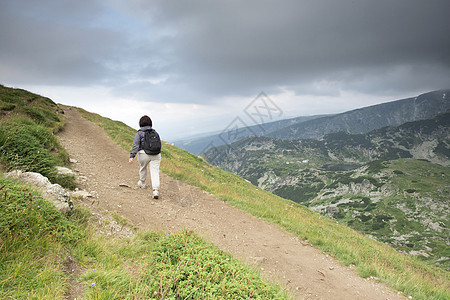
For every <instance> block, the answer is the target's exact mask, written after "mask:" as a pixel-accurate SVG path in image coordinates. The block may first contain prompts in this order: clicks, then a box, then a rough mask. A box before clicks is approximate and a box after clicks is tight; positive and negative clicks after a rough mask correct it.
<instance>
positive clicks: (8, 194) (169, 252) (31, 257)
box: [0, 85, 288, 299]
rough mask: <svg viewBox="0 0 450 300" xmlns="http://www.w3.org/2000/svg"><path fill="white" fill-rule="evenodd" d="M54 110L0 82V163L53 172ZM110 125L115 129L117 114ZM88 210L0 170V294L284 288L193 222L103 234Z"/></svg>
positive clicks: (214, 293) (267, 292)
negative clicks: (208, 239) (57, 203)
mask: <svg viewBox="0 0 450 300" xmlns="http://www.w3.org/2000/svg"><path fill="white" fill-rule="evenodd" d="M59 113H61V111H60V110H59V109H58V107H57V106H56V104H55V103H53V102H52V101H51V100H50V99H48V98H44V97H41V96H38V95H35V94H32V93H29V92H27V91H24V90H17V89H10V88H5V87H3V86H1V85H0V121H1V123H0V142H1V144H0V167H1V169H12V168H16V167H18V168H21V169H22V170H32V171H36V172H42V171H46V172H49V174H50V175H51V174H52V172H51V171H52V169H53V168H54V166H55V165H56V164H60V163H61V164H63V163H64V162H65V161H66V160H68V155H67V153H66V152H65V151H64V149H63V148H62V147H61V145H60V144H59V141H58V139H57V138H55V137H54V136H53V134H52V133H53V132H56V131H57V130H58V129H60V128H62V127H63V125H64V118H62V117H60V116H59ZM119 125H122V127H121V128H124V130H125V132H128V133H130V132H131V131H130V128H125V127H123V124H119ZM106 127H107V126H106ZM113 128H115V129H114V131H115V132H119V135H120V133H121V130H117V127H116V123H114V126H113ZM18 145H20V148H19V147H18ZM19 150H21V151H19ZM42 153H43V154H44V156H39V154H42ZM43 162H44V163H43ZM50 179H51V180H52V181H53V182H57V181H58V180H60V179H59V178H57V177H54V178H50ZM64 182H65V183H67V181H64ZM90 217H91V213H90V212H89V211H86V210H84V209H83V208H82V207H77V209H76V210H75V211H74V212H73V214H71V215H64V214H63V213H61V212H59V211H57V210H55V208H54V207H53V206H52V205H51V204H50V203H49V202H47V201H45V200H44V199H42V198H41V197H40V195H39V194H38V193H37V192H36V191H33V190H31V189H30V188H28V187H26V186H24V185H23V184H21V183H20V182H17V181H12V180H10V179H8V178H3V174H2V172H0V298H1V299H62V298H64V297H66V296H67V292H68V289H69V287H70V284H69V282H70V281H72V282H74V281H79V282H80V283H79V284H80V285H82V286H83V287H84V292H85V294H84V296H86V297H87V298H94V299H113V298H121V299H122V298H123V299H125V298H126V299H131V298H133V299H136V298H138V299H149V298H177V299H178V298H180V299H187V298H189V297H192V298H205V297H207V296H210V297H215V298H220V297H224V295H226V296H227V297H228V296H230V297H234V298H249V297H252V296H253V297H259V298H265V299H267V298H271V299H286V298H288V296H287V295H286V294H285V292H283V291H282V290H281V289H280V288H279V287H277V286H274V285H269V284H267V283H265V282H263V281H262V279H261V278H260V276H259V274H258V273H257V272H256V271H254V270H251V269H249V268H248V267H246V266H243V265H242V264H241V263H240V262H238V261H237V260H235V259H233V258H232V257H230V256H229V255H228V254H226V253H223V252H222V251H220V250H219V249H217V248H216V247H215V246H214V245H211V244H207V243H205V242H204V241H203V240H201V239H200V238H199V237H198V236H196V235H195V234H194V233H192V232H182V233H179V234H175V235H166V234H165V233H163V232H160V233H156V232H153V233H148V232H147V233H140V234H138V235H136V236H135V237H133V238H131V239H127V240H118V239H111V238H109V239H107V238H105V237H101V236H99V235H97V234H95V233H94V232H92V231H91V226H89V224H90V223H89V221H88V219H89V218H90ZM79 276H81V277H79ZM82 289H83V288H82ZM72 296H74V295H72ZM75 296H80V294H79V293H77V294H75Z"/></svg>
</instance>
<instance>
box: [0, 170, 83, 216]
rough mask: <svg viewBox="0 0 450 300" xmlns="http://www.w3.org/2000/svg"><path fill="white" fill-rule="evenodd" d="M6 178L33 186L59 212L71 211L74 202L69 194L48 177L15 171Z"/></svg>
mask: <svg viewBox="0 0 450 300" xmlns="http://www.w3.org/2000/svg"><path fill="white" fill-rule="evenodd" d="M5 176H6V177H12V178H16V179H19V178H20V179H22V180H23V181H24V182H25V183H27V184H29V185H31V186H33V187H34V188H36V189H37V190H39V192H40V193H41V194H42V197H44V198H45V199H47V200H48V201H50V202H51V203H53V204H54V205H55V207H56V208H57V209H58V210H61V211H66V210H68V211H71V210H72V209H73V206H74V205H73V202H72V200H71V199H70V195H69V193H68V192H67V191H66V190H65V189H64V188H63V187H62V186H60V185H59V184H56V183H55V184H52V183H51V182H50V181H49V180H48V178H47V177H45V176H43V175H42V174H40V173H36V172H22V171H20V170H14V171H11V172H9V173H6V174H5Z"/></svg>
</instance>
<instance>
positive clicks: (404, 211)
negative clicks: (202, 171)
mask: <svg viewBox="0 0 450 300" xmlns="http://www.w3.org/2000/svg"><path fill="white" fill-rule="evenodd" d="M449 130H450V113H449V112H447V113H443V114H440V115H437V116H435V117H434V118H431V119H428V120H421V121H415V122H408V123H405V124H402V125H400V126H398V127H385V128H381V129H378V130H374V131H371V132H369V133H366V134H347V133H344V132H339V133H332V134H328V135H326V136H325V137H324V138H323V139H322V140H296V141H286V140H278V139H274V138H270V137H252V138H247V139H245V140H241V141H238V142H236V143H233V144H231V145H230V146H229V147H218V148H215V149H213V150H211V151H208V152H207V153H206V159H207V160H208V161H210V162H211V163H213V164H215V165H217V166H220V167H222V168H223V169H225V170H229V171H232V172H234V173H236V174H238V175H240V176H242V177H244V178H246V179H247V180H249V181H251V182H252V183H253V184H255V185H257V186H259V187H260V188H263V189H266V190H268V191H271V192H273V193H275V194H277V195H279V196H281V197H283V198H286V199H290V200H293V201H295V202H297V203H300V204H303V205H306V206H308V207H309V208H311V209H313V210H315V211H318V212H320V213H321V214H324V215H327V216H329V217H331V218H333V219H335V220H338V221H339V222H341V223H343V224H347V225H349V226H351V227H352V228H354V229H356V230H358V231H360V232H362V233H364V234H366V235H368V236H370V237H373V238H376V239H377V240H379V241H382V242H385V243H388V244H390V245H392V246H394V247H395V248H397V249H398V250H400V251H402V252H404V253H408V254H410V255H414V256H417V257H418V258H420V259H422V260H425V261H429V262H430V263H434V264H435V265H437V266H439V267H441V268H443V269H446V270H448V269H449V268H450V259H449V257H450V252H449V242H450V241H449V239H448V237H449V231H448V230H449V229H448V228H449V220H448V213H449V210H450V207H449V202H448V197H449V194H450V191H449V186H448V178H449V176H450V171H449V168H448V165H449V161H450V155H449V154H450V153H449V145H450V139H449V134H448V132H449Z"/></svg>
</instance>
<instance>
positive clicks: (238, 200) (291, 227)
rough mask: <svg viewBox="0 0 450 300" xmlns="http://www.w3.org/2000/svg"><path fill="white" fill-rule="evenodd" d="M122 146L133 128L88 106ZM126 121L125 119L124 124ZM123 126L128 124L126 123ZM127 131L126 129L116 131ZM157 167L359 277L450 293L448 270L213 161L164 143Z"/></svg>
mask: <svg viewBox="0 0 450 300" xmlns="http://www.w3.org/2000/svg"><path fill="white" fill-rule="evenodd" d="M83 115H84V116H86V115H90V117H88V118H90V119H91V120H93V121H95V119H101V120H102V121H101V122H97V124H99V125H100V126H102V127H103V128H104V129H105V131H106V133H107V134H108V135H109V136H111V138H112V139H113V140H114V141H116V142H117V143H118V144H119V145H121V146H122V147H123V148H124V149H125V150H127V151H129V150H130V148H131V141H132V138H133V136H134V133H135V131H134V130H129V129H126V128H121V126H122V125H121V124H120V123H118V122H115V121H111V120H108V119H105V118H101V117H99V116H96V117H95V118H94V117H92V115H94V114H90V113H88V112H83ZM124 126H125V125H124ZM126 127H127V126H126ZM128 131H129V132H130V133H129V135H127V134H124V135H121V134H118V133H124V132H128ZM162 156H163V160H162V162H161V168H162V170H163V172H164V173H166V174H167V175H169V176H171V177H173V178H176V179H180V180H183V181H185V182H186V183H188V184H191V185H194V186H197V187H199V188H201V189H203V190H205V191H208V192H210V193H212V194H214V195H215V196H216V197H218V198H220V199H222V200H224V201H227V202H228V203H230V204H231V205H233V206H235V207H237V208H240V209H242V210H244V211H247V212H249V213H250V214H252V215H254V216H257V217H259V218H261V219H264V220H266V221H268V222H271V223H274V224H277V225H279V226H280V227H282V228H284V229H285V230H286V231H288V232H291V233H294V234H296V235H297V236H298V237H299V238H300V239H303V240H309V241H310V243H311V244H313V245H314V246H315V247H316V248H318V249H320V250H322V251H324V252H326V253H329V254H330V255H332V256H333V257H335V258H336V259H337V260H338V261H339V262H341V263H342V264H344V265H350V264H353V265H355V266H356V268H357V271H358V273H359V274H360V275H361V276H363V277H368V276H375V277H377V278H379V279H380V281H382V282H385V283H387V284H388V285H389V286H391V287H392V288H394V289H396V290H398V291H402V292H403V293H405V294H406V295H410V296H412V297H413V299H449V298H450V292H449V291H450V289H449V286H450V284H449V282H450V277H449V273H448V272H446V271H444V270H441V269H438V268H435V267H431V266H429V265H427V264H425V263H423V262H421V261H419V260H417V259H414V258H412V257H409V256H405V255H402V254H400V253H398V252H397V251H396V250H394V249H393V248H391V247H389V246H387V245H385V244H383V243H381V242H377V241H374V240H372V239H370V238H368V237H365V236H363V235H362V234H360V233H358V232H356V231H355V230H352V229H350V228H349V227H347V226H344V225H341V224H338V223H337V222H335V221H332V220H331V219H329V218H326V217H323V216H321V215H319V214H318V213H314V212H312V211H311V210H309V209H307V208H306V207H304V206H301V205H298V204H296V203H294V202H292V201H288V200H285V199H282V198H280V197H277V196H275V195H273V194H271V193H269V192H266V191H263V190H261V189H259V188H257V187H256V186H254V185H252V184H250V183H248V182H246V181H245V180H243V179H241V178H239V177H238V176H236V175H234V174H231V173H227V172H224V171H222V170H221V169H218V168H216V167H213V166H212V165H210V164H209V163H207V162H206V161H204V160H203V159H202V158H199V157H197V156H194V155H192V154H190V153H188V152H186V151H184V150H182V149H179V148H177V147H175V146H172V145H170V144H167V143H164V145H163V150H162Z"/></svg>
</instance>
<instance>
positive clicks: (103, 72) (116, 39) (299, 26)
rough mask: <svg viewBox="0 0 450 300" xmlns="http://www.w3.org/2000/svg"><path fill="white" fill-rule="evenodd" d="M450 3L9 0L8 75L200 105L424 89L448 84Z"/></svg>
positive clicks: (2, 20)
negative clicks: (280, 95)
mask: <svg viewBox="0 0 450 300" xmlns="http://www.w3.org/2000/svg"><path fill="white" fill-rule="evenodd" d="M449 3H450V2H449V1H448V0H429V1H420V0H395V1H392V0H389V1H388V0H378V1H372V0H358V1H356V0H340V1H332V0H329V1H324V0H315V1H306V0H300V1H294V0H289V1H268V0H258V1H257V0H248V1H210V0H208V1H207V0H204V1H170V0H164V1H162V0H161V1H144V0H134V1H100V0H99V1H68V0H65V1H62V0H61V1H50V0H47V1H2V2H1V4H0V41H1V44H0V68H1V69H0V82H1V81H3V80H8V81H10V82H18V83H27V84H46V85H51V84H60V85H89V84H102V85H105V86H108V85H110V86H112V87H113V88H114V92H115V93H117V94H118V95H127V94H130V93H135V94H136V97H137V98H140V99H149V98H151V99H160V100H161V101H190V102H198V103H201V102H207V101H209V100H210V99H212V98H220V97H224V96H246V97H248V96H254V95H257V94H258V93H259V92H261V91H265V92H267V93H276V92H278V91H279V90H280V88H284V89H288V90H293V91H295V92H296V93H297V94H333V93H336V94H338V93H339V91H340V90H354V91H357V92H360V93H369V94H370V93H374V94H382V93H389V92H396V93H400V92H407V93H410V94H414V93H416V92H418V91H420V92H422V91H427V90H433V89H439V88H448V87H449V86H450V38H449V35H448V28H449V25H450V22H449V21H448V20H449V18H448V11H449V8H450V4H449ZM321 82H322V83H323V82H325V83H331V84H324V85H321V84H320V83H321ZM323 86H326V88H324V87H323Z"/></svg>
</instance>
